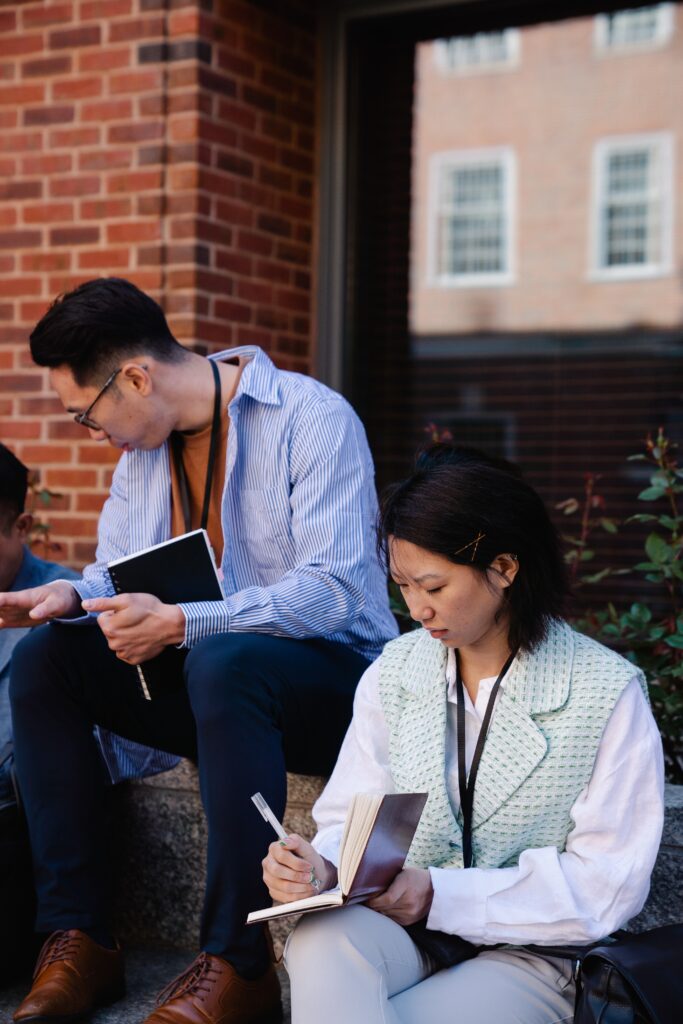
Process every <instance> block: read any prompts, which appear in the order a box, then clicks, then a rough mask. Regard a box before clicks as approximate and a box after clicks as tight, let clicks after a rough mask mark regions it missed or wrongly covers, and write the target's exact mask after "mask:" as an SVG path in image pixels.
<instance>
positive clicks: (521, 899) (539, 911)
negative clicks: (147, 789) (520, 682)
mask: <svg viewBox="0 0 683 1024" xmlns="http://www.w3.org/2000/svg"><path fill="white" fill-rule="evenodd" d="M454 669H455V661H454V657H453V656H452V655H451V656H450V657H449V668H448V670H447V680H448V732H447V738H446V786H447V790H448V795H449V798H450V802H451V806H452V808H453V811H454V813H457V812H458V810H459V807H460V796H459V789H458V757H457V731H456V724H455V719H456V706H457V696H456V692H455V686H454V679H455V671H454ZM494 683H495V678H490V679H482V680H481V681H480V683H479V691H478V694H477V699H476V702H475V703H472V700H471V699H470V697H469V695H468V694H467V692H465V749H466V754H465V760H466V764H467V768H468V771H469V768H470V765H471V762H472V756H473V753H474V747H475V744H476V741H477V738H478V736H479V730H480V728H481V723H482V719H483V717H484V713H485V711H486V704H487V701H488V698H489V694H490V692H491V689H492V687H493V684H494ZM504 685H505V682H504V681H503V683H502V686H504ZM494 714H495V711H494ZM663 789H664V768H663V760H662V746H661V740H660V737H659V732H658V730H657V726H656V724H655V721H654V719H653V717H652V713H651V711H650V709H649V707H648V704H647V701H646V700H645V697H644V695H643V692H642V690H641V688H640V685H639V683H638V680H637V679H636V678H633V679H632V680H631V681H630V682H629V683H628V685H627V686H626V687H625V689H624V691H623V692H622V694H621V696H620V698H619V700H618V701H617V704H616V706H615V708H614V710H613V712H612V714H611V716H610V718H609V720H608V722H607V725H606V727H605V731H604V733H603V736H602V739H601V741H600V746H599V748H598V753H597V757H596V760H595V766H594V769H593V774H592V776H591V779H590V781H589V783H588V785H587V786H586V787H585V789H584V790H583V791H582V792H581V793H580V795H579V797H578V798H577V800H576V801H575V803H574V805H573V807H572V809H571V812H570V814H571V817H572V820H573V821H574V828H573V829H572V830H571V832H570V833H569V836H568V837H567V844H566V848H565V850H564V851H563V852H562V853H560V852H559V851H558V850H557V849H556V848H555V847H554V846H549V847H542V848H539V849H531V850H525V851H524V852H523V853H522V855H521V857H520V859H519V863H518V864H517V865H516V866H515V867H509V868H476V867H474V868H467V869H455V868H430V869H429V871H430V875H431V880H432V885H433V888H434V899H433V901H432V907H431V911H430V914H429V918H428V927H429V928H434V929H438V930H440V931H444V932H449V933H452V934H457V935H460V936H461V937H462V938H465V939H468V940H469V941H471V942H475V943H483V944H495V943H501V942H503V943H504V942H510V943H529V942H530V943H534V942H535V943H541V944H546V945H549V944H557V943H585V942H591V941H594V940H596V939H599V938H602V937H603V936H604V935H607V934H609V933H610V932H612V931H614V930H615V929H617V928H620V927H622V926H623V925H624V924H625V923H626V921H628V920H629V919H630V918H631V917H633V916H634V915H635V914H637V913H638V911H639V910H640V909H641V908H642V906H643V904H644V902H645V900H646V898H647V894H648V891H649V885H650V874H651V872H652V868H653V866H654V862H655V859H656V856H657V851H658V848H659V842H660V838H661V832H662V824H663V817H664V796H663ZM393 791H394V785H393V780H392V777H391V771H390V767H389V732H388V729H387V725H386V722H385V719H384V714H383V711H382V705H381V701H380V696H379V662H377V661H376V662H374V663H373V664H372V665H371V666H370V667H369V668H368V669H367V671H366V672H365V673H364V675H363V676H362V678H361V680H360V683H359V684H358V689H357V691H356V698H355V702H354V715H353V721H352V722H351V725H350V727H349V730H348V732H347V734H346V738H345V740H344V743H343V745H342V748H341V751H340V754H339V758H338V760H337V764H336V767H335V769H334V772H333V773H332V776H331V778H330V780H329V782H328V784H327V786H326V787H325V790H324V792H323V794H322V795H321V797H320V799H319V800H318V801H317V803H316V805H315V807H314V808H313V816H314V818H315V821H316V824H317V825H318V834H317V836H316V838H315V840H314V846H315V847H316V848H317V849H318V850H319V851H320V853H321V854H322V855H323V856H325V857H327V858H328V859H329V860H331V861H333V862H334V863H336V862H337V856H338V850H339V842H340V840H341V834H342V830H343V823H344V819H345V817H346V811H347V808H348V805H349V802H350V800H351V797H352V796H353V795H354V793H362V792H366V793H367V792H382V793H391V792H393Z"/></svg>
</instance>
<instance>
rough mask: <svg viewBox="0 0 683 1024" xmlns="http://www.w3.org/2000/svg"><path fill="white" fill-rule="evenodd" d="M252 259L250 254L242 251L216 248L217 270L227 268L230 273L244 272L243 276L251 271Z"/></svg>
mask: <svg viewBox="0 0 683 1024" xmlns="http://www.w3.org/2000/svg"><path fill="white" fill-rule="evenodd" d="M253 265H254V261H253V260H252V258H251V256H246V255H245V254H244V253H243V252H233V251H227V250H224V249H218V250H217V251H216V267H217V268H218V269H219V270H228V271H230V273H231V274H244V275H245V276H247V275H249V274H251V273H252V270H253Z"/></svg>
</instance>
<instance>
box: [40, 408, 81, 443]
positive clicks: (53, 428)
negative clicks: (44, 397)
mask: <svg viewBox="0 0 683 1024" xmlns="http://www.w3.org/2000/svg"><path fill="white" fill-rule="evenodd" d="M47 432H48V436H49V438H50V440H51V441H83V440H84V439H85V436H86V435H85V428H84V427H82V426H81V425H80V424H79V423H75V422H74V420H73V417H72V415H71V413H67V414H66V415H64V410H63V409H62V415H61V416H60V418H59V419H58V420H56V421H54V422H52V423H49V424H48V428H47Z"/></svg>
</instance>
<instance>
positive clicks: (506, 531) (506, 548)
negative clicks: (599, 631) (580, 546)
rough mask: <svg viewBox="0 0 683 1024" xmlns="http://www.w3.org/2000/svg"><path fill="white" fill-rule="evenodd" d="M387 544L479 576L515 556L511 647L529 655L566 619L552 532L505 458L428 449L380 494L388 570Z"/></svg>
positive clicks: (564, 586) (563, 577) (509, 592)
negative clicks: (420, 551) (501, 558)
mask: <svg viewBox="0 0 683 1024" xmlns="http://www.w3.org/2000/svg"><path fill="white" fill-rule="evenodd" d="M391 538H396V539H399V540H407V541H410V543H411V544H415V545H417V547H420V548H425V550H427V551H432V552H434V553H435V554H438V555H442V556H443V557H445V558H448V559H449V561H451V562H454V563H456V564H458V565H469V566H470V567H471V568H473V569H475V570H477V571H478V572H480V573H481V574H482V575H485V574H486V570H487V568H488V567H489V566H490V565H491V563H492V562H493V560H494V559H495V558H496V556H497V555H501V554H513V555H515V556H516V558H517V559H518V562H519V570H518V572H517V575H516V577H515V579H514V581H513V583H512V584H511V586H510V587H508V588H507V589H506V590H505V591H504V593H505V599H506V601H507V608H508V612H509V617H510V646H511V647H512V648H517V647H520V648H521V649H522V650H527V651H530V650H533V648H534V647H535V646H536V645H537V644H538V643H539V641H541V640H542V639H543V638H544V636H545V635H546V632H547V629H548V626H549V624H550V623H551V621H552V620H553V619H557V618H560V617H561V615H562V613H563V609H564V603H565V599H566V596H567V592H568V581H567V573H566V569H565V564H564V560H563V558H562V552H561V548H560V540H559V537H558V534H557V531H556V530H555V527H554V526H553V524H552V523H551V521H550V518H549V516H548V513H547V511H546V508H545V505H544V504H543V502H542V500H541V498H540V497H539V495H538V494H537V493H536V491H535V490H534V489H533V487H531V486H530V485H529V484H528V483H526V481H525V480H524V479H523V478H522V473H521V470H520V469H519V468H518V467H517V466H514V465H513V464H512V463H510V462H506V461H505V460H504V459H495V458H492V457H490V456H488V455H486V454H484V452H480V451H478V450H477V449H476V448H466V447H461V446H456V445H450V444H444V443H440V444H436V445H432V446H431V447H430V448H427V449H426V450H425V451H423V452H422V453H421V454H420V455H419V456H418V459H417V462H416V466H415V470H414V472H413V473H412V475H411V476H410V477H408V479H407V480H403V481H402V482H401V483H398V484H394V485H393V486H391V487H390V488H389V489H388V490H387V491H385V493H384V495H383V496H382V501H381V503H380V512H379V520H378V546H379V551H380V554H381V556H382V558H383V560H384V562H385V564H387V565H388V564H389V544H390V539H391Z"/></svg>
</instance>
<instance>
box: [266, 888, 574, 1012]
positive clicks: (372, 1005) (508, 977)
mask: <svg viewBox="0 0 683 1024" xmlns="http://www.w3.org/2000/svg"><path fill="white" fill-rule="evenodd" d="M285 964H286V966H287V970H288V972H289V975H290V978H291V983H292V1024H559V1022H563V1024H570V1022H571V1021H572V1019H573V1015H574V982H573V980H572V969H571V963H570V961H569V960H564V959H555V958H553V957H540V956H536V955H534V954H532V953H527V952H525V951H523V950H516V949H495V950H490V951H487V952H484V953H480V954H479V956H478V957H476V958H475V959H473V960H467V961H465V963H462V964H458V965H457V966H455V967H449V968H446V969H445V970H441V971H436V972H435V970H434V965H433V964H432V963H431V961H430V959H429V957H427V956H425V954H423V953H422V952H421V951H420V950H419V949H418V947H417V946H416V945H415V943H414V942H413V941H412V939H411V938H410V936H409V935H408V934H407V933H406V932H405V931H404V930H403V928H401V927H400V925H397V924H395V922H393V921H391V920H389V918H388V917H384V916H383V915H382V914H378V913H377V912H376V911H374V910H369V909H368V908H367V907H362V906H353V907H346V908H344V909H343V910H330V911H323V912H321V913H316V914H311V915H309V916H306V917H303V918H302V919H301V920H300V921H299V924H298V925H297V927H296V929H295V930H294V932H293V933H292V934H291V935H290V937H289V940H288V942H287V946H286V949H285Z"/></svg>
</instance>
